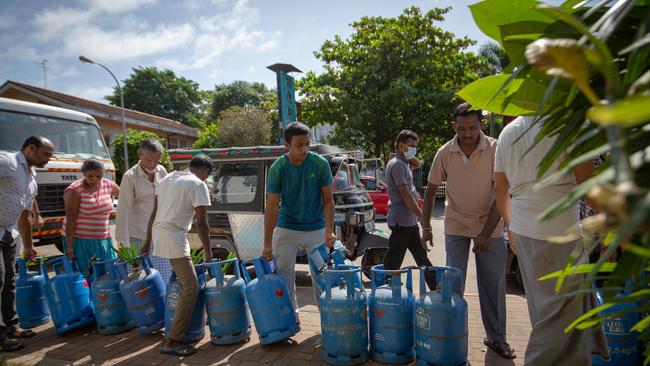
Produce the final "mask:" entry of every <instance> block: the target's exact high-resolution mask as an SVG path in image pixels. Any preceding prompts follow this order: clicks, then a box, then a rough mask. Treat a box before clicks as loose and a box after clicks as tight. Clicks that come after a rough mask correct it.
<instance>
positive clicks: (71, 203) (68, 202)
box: [63, 191, 80, 258]
mask: <svg viewBox="0 0 650 366" xmlns="http://www.w3.org/2000/svg"><path fill="white" fill-rule="evenodd" d="M63 202H64V203H65V220H66V221H65V240H66V255H67V256H68V258H74V231H75V229H76V228H77V218H78V217H79V203H80V197H79V195H78V194H77V193H76V192H74V191H67V192H65V193H64V194H63Z"/></svg>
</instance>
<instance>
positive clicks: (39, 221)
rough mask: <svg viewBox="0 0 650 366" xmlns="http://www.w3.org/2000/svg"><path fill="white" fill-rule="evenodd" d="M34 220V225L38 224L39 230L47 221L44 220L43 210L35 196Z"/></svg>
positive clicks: (33, 204)
mask: <svg viewBox="0 0 650 366" xmlns="http://www.w3.org/2000/svg"><path fill="white" fill-rule="evenodd" d="M31 216H32V220H33V225H34V226H36V228H37V229H38V230H41V229H42V228H43V224H45V221H44V220H43V216H41V210H40V209H39V207H38V202H36V197H34V200H33V201H32V215H31Z"/></svg>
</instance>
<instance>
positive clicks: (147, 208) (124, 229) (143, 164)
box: [115, 138, 172, 283]
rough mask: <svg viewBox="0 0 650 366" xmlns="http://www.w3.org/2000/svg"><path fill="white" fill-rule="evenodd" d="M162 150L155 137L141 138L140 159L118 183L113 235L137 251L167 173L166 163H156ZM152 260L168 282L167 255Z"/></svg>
mask: <svg viewBox="0 0 650 366" xmlns="http://www.w3.org/2000/svg"><path fill="white" fill-rule="evenodd" d="M162 153H163V146H162V144H161V143H160V141H158V140H156V139H155V138H147V139H145V140H142V142H141V143H140V149H138V158H139V159H140V160H139V161H138V163H137V164H136V165H135V166H133V167H132V168H131V169H129V170H128V171H127V172H126V173H124V175H123V176H122V182H121V183H120V199H119V201H118V204H117V220H116V222H115V238H116V240H117V242H118V243H120V244H122V245H125V246H128V245H129V244H132V245H133V246H134V247H135V248H136V249H137V250H138V251H140V250H142V247H143V246H144V242H145V239H146V237H147V225H148V224H149V218H150V217H151V212H152V211H153V202H154V199H155V197H156V193H155V187H156V186H157V185H158V183H159V182H160V180H161V179H162V178H164V177H165V176H166V175H167V170H165V167H163V166H162V165H160V164H158V163H159V162H160V157H161V156H162ZM154 245H155V244H154ZM151 262H152V264H153V267H154V268H155V269H157V270H158V272H160V276H161V277H162V279H163V282H165V283H167V281H168V280H169V277H170V276H171V271H172V267H171V264H169V259H167V258H161V257H158V256H151Z"/></svg>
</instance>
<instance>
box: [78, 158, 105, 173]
mask: <svg viewBox="0 0 650 366" xmlns="http://www.w3.org/2000/svg"><path fill="white" fill-rule="evenodd" d="M91 170H99V171H103V170H104V165H103V164H102V162H101V161H99V160H97V159H95V158H88V159H86V160H84V163H83V164H82V165H81V172H82V173H87V172H89V171H91Z"/></svg>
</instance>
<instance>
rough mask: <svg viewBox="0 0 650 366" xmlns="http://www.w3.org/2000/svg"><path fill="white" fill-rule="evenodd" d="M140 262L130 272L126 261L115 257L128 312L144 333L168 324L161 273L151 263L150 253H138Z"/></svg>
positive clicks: (139, 329)
mask: <svg viewBox="0 0 650 366" xmlns="http://www.w3.org/2000/svg"><path fill="white" fill-rule="evenodd" d="M138 260H139V262H140V266H139V267H136V268H134V269H133V270H131V272H130V273H127V263H126V262H124V261H121V260H116V261H115V267H116V268H117V271H118V273H119V275H120V279H121V280H120V293H122V297H124V302H125V303H126V307H127V309H128V310H129V316H130V317H131V319H133V321H135V323H136V325H137V326H138V331H139V332H140V333H142V334H146V333H151V332H153V331H155V330H158V329H160V328H162V327H163V325H165V284H164V283H163V281H162V277H160V273H158V271H157V270H156V269H155V268H153V267H152V266H151V259H149V256H148V255H142V256H140V257H138Z"/></svg>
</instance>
